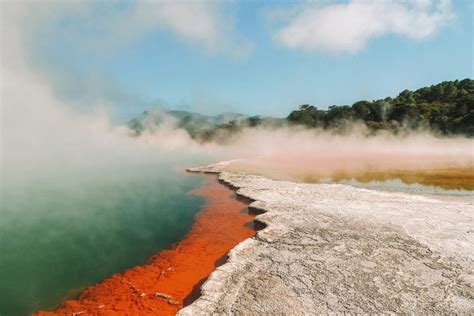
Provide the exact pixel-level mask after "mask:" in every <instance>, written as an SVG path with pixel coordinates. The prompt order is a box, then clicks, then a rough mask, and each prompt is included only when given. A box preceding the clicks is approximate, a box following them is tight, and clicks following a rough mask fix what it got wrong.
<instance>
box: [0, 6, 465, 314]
mask: <svg viewBox="0 0 474 316" xmlns="http://www.w3.org/2000/svg"><path fill="white" fill-rule="evenodd" d="M1 6H2V10H1V15H2V16H1V18H2V19H1V20H2V22H1V23H2V24H1V28H2V29H1V35H2V38H1V40H2V56H1V73H2V80H1V122H2V124H1V152H0V154H1V169H0V170H1V175H0V176H1V187H0V191H1V196H0V198H1V200H2V204H1V205H0V218H2V220H1V221H0V234H1V235H2V236H1V237H2V238H1V240H0V241H1V242H2V243H4V241H6V240H7V239H8V240H9V241H12V240H14V238H13V237H12V236H18V234H20V233H22V232H24V233H26V229H27V228H30V227H32V226H31V225H33V224H37V225H40V226H41V225H49V222H48V220H49V219H51V218H54V220H55V221H56V222H55V223H61V225H64V226H65V227H67V229H71V230H75V229H77V230H81V229H84V230H87V229H88V228H89V227H88V226H87V225H90V224H91V223H94V224H95V225H99V224H100V225H102V226H101V229H105V227H110V226H113V225H112V224H110V223H111V222H113V220H112V219H113V218H114V214H113V212H112V213H110V214H107V217H106V218H107V220H104V221H103V222H100V223H95V222H94V221H93V220H91V221H89V222H87V221H85V220H84V218H85V217H87V216H92V217H93V216H96V215H97V214H95V213H93V212H84V210H89V211H90V209H89V208H87V207H85V208H84V209H81V208H78V207H77V205H78V204H81V203H83V204H84V203H85V204H86V205H89V204H87V203H92V202H91V201H90V200H92V199H94V201H93V202H94V203H96V204H94V203H92V204H93V205H100V207H102V208H104V209H107V210H108V211H109V212H111V211H110V210H114V209H117V208H119V207H120V203H119V202H118V201H120V202H122V199H118V198H117V195H121V194H125V193H124V192H126V199H131V200H133V199H135V200H136V199H142V198H146V197H144V194H146V195H147V197H149V196H151V195H153V194H156V192H155V191H152V190H147V189H150V187H151V186H152V185H155V186H158V187H159V191H160V192H161V191H163V192H171V193H170V195H169V196H175V195H176V194H181V191H182V190H183V186H182V185H181V184H180V183H178V182H179V181H178V180H177V179H176V174H175V172H174V171H175V169H176V168H183V167H187V166H191V165H196V164H203V163H210V162H215V161H220V160H228V159H235V158H242V159H243V160H241V161H240V162H239V163H238V164H234V165H231V166H230V167H229V168H231V170H238V171H247V172H255V173H259V172H260V173H261V172H265V173H267V174H269V175H278V176H281V177H285V176H287V177H291V176H292V175H295V174H300V173H304V172H308V171H309V172H312V173H315V174H318V175H320V176H328V175H329V174H331V173H333V172H335V171H340V170H345V171H347V172H359V171H361V170H366V169H376V170H389V169H403V170H407V169H411V170H414V169H430V168H442V167H459V168H471V170H472V166H473V146H474V143H473V140H472V139H465V138H461V137H458V138H444V139H441V138H437V137H435V136H433V135H430V134H429V133H414V134H410V135H404V136H394V135H389V134H379V135H376V136H373V137H366V136H365V135H366V133H365V131H363V130H360V129H358V128H357V127H355V128H354V129H353V130H352V132H351V133H349V134H348V135H336V134H332V133H330V132H326V131H321V130H308V129H303V128H298V127H291V126H287V127H282V128H279V129H271V128H248V129H245V130H244V131H243V132H241V133H239V134H237V135H234V136H232V137H231V138H229V139H228V141H227V144H226V145H222V144H219V143H206V144H202V143H199V142H196V141H195V140H193V139H192V138H191V137H190V136H189V135H188V133H187V132H186V131H185V130H182V129H179V128H177V127H176V121H174V120H173V119H172V118H170V117H166V116H165V117H164V118H163V122H162V123H161V124H160V125H159V126H154V127H153V128H150V129H147V130H148V131H147V132H145V133H143V134H142V135H140V136H139V137H132V136H131V134H132V131H131V130H129V128H128V127H126V126H124V125H117V124H114V123H112V120H111V118H110V114H109V109H111V108H113V107H114V104H110V103H107V102H98V103H96V104H92V105H91V106H90V108H91V109H93V110H91V111H87V112H84V111H76V110H75V109H74V105H71V104H68V103H67V102H65V101H64V100H62V99H60V98H58V97H57V95H56V94H55V91H56V89H55V86H54V84H53V83H52V82H51V81H50V80H49V78H48V77H47V76H45V75H44V74H41V73H40V72H38V71H37V69H36V68H34V67H32V62H31V55H30V54H29V53H30V52H31V51H32V47H31V38H30V37H31V36H32V35H31V34H33V33H32V29H34V28H35V27H36V26H37V25H38V24H41V23H42V21H43V20H48V19H50V18H52V15H57V14H61V8H60V7H59V8H57V10H56V11H54V12H48V11H47V10H45V12H42V14H38V16H35V17H30V16H29V15H28V14H27V12H29V11H28V10H25V6H26V5H25V4H19V5H17V6H13V5H12V6H9V5H7V4H6V3H5V2H2V3H1ZM64 6H65V7H66V6H67V5H64ZM80 7H81V6H80V5H79V7H78V12H81V10H80ZM32 19H33V20H32ZM156 179H157V180H156ZM145 180H146V181H145ZM155 180H156V181H155ZM140 182H142V183H145V184H146V187H144V186H134V190H135V191H133V190H130V189H129V188H128V186H129V184H130V183H140ZM116 187H117V188H121V191H120V194H119V193H117V192H116V191H112V189H111V188H116ZM108 190H110V191H112V193H110V194H108V193H106V192H108ZM173 194H174V195H173ZM61 199H62V200H67V201H68V203H65V204H64V205H60V206H55V207H56V213H54V214H50V213H51V208H52V207H51V205H56V204H54V203H56V202H57V201H58V200H61ZM108 199H110V201H109V200H108ZM97 203H98V204H97ZM73 204H74V205H73ZM75 205H76V206H75ZM81 205H82V204H81ZM104 205H105V206H104ZM57 209H60V211H57ZM91 214H92V215H91ZM48 216H50V217H48ZM170 216H171V215H170ZM45 217H46V218H48V220H45ZM188 217H189V218H191V217H190V216H189V214H188ZM178 220H179V218H177V219H176V221H178ZM76 221H77V222H80V223H83V226H81V227H79V228H78V227H76V226H75V225H74V223H75V222H76ZM158 224H159V223H158ZM158 224H157V225H158ZM61 225H59V224H58V227H60V228H61ZM158 226H159V225H158ZM25 227H26V228H25ZM55 229H59V228H57V227H56V226H52V227H51V230H50V231H47V234H46V233H45V234H46V235H45V237H44V238H43V237H42V242H45V243H46V242H54V243H55V242H58V241H60V240H63V238H64V236H58V235H55V234H56V231H55ZM136 233H137V234H139V233H140V232H139V231H137V232H136ZM144 234H145V233H144ZM3 237H6V238H3ZM145 237H146V236H145ZM38 238H39V237H38ZM45 240H46V241H45ZM101 242H102V241H101V240H93V241H91V244H92V245H96V244H100V243H101ZM0 246H1V244H0ZM3 246H5V247H6V246H7V245H6V243H5V244H4V245H3ZM26 247H27V249H30V248H31V245H29V244H28V245H27V246H26ZM28 247H30V248H28ZM91 249H93V246H91V248H89V250H91ZM20 250H21V249H20ZM78 251H79V250H78ZM96 253H97V255H98V256H100V254H101V253H102V252H101V251H97V252H96ZM21 255H23V253H21ZM84 255H85V256H87V254H84ZM102 256H104V257H106V254H103V253H102ZM99 259H100V258H94V260H99ZM102 259H103V260H105V259H106V258H102ZM25 260H26V259H25ZM3 268H4V267H3ZM32 273H34V271H33V272H32ZM32 291H33V290H32ZM0 312H2V311H0Z"/></svg>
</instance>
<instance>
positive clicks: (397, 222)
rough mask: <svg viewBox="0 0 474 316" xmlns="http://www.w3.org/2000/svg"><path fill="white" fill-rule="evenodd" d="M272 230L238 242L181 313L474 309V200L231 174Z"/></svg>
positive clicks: (229, 179) (225, 176) (228, 178)
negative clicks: (439, 197)
mask: <svg viewBox="0 0 474 316" xmlns="http://www.w3.org/2000/svg"><path fill="white" fill-rule="evenodd" d="M224 167H225V164H216V165H211V166H207V167H200V168H195V169H191V171H195V172H214V173H219V178H220V179H221V180H222V181H224V182H226V183H227V184H229V185H231V186H233V187H235V188H237V189H238V190H237V194H238V195H241V196H245V197H248V198H250V199H251V200H253V201H254V202H252V203H251V204H250V206H249V207H250V208H253V209H255V210H261V211H263V212H264V213H263V214H261V215H258V216H257V217H256V220H258V221H260V222H263V223H265V224H266V225H267V227H266V228H265V229H263V230H261V231H259V232H258V233H257V235H256V237H254V238H251V239H247V240H245V241H243V242H242V243H240V244H239V245H238V246H237V247H236V248H234V249H233V250H232V251H231V252H230V254H229V259H228V261H227V263H225V264H224V265H222V266H220V267H218V268H217V270H216V271H215V272H213V273H212V274H211V276H210V277H209V279H208V280H207V281H206V282H205V283H204V285H203V286H202V296H201V297H200V298H199V299H198V300H196V301H195V302H194V303H193V304H191V305H189V306H187V307H186V308H184V309H182V310H181V311H180V312H179V314H180V315H191V314H195V315H196V314H204V313H205V314H209V313H227V314H230V313H245V314H247V313H254V314H256V313H267V314H270V313H271V314H274V313H279V314H281V313H287V314H312V313H314V314H319V313H344V312H349V313H467V314H472V313H474V274H473V267H474V264H473V259H474V237H473V236H474V218H473V217H474V206H473V200H474V198H472V196H471V197H470V198H468V199H462V200H456V199H450V200H441V199H436V198H433V197H425V196H420V195H412V194H406V193H393V192H383V191H377V190H367V189H361V188H355V187H352V186H348V185H341V184H304V183H293V182H286V181H274V180H270V179H267V178H263V177H260V176H252V175H245V174H232V173H228V172H225V171H222V170H223V168H224Z"/></svg>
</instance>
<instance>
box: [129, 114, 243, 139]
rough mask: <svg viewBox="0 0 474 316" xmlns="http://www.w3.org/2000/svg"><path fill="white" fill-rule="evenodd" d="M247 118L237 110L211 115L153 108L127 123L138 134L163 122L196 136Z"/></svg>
mask: <svg viewBox="0 0 474 316" xmlns="http://www.w3.org/2000/svg"><path fill="white" fill-rule="evenodd" d="M247 118H248V116H246V115H244V114H240V113H235V112H224V113H221V114H218V115H214V116H211V115H204V114H200V113H195V112H188V111H180V110H166V109H160V108H153V109H149V110H146V111H144V112H143V113H142V114H141V115H140V116H138V117H136V118H134V119H132V120H130V121H128V122H127V125H128V126H129V127H130V128H131V129H132V130H134V131H135V132H136V133H137V135H139V134H141V133H143V132H144V131H145V130H150V131H151V130H154V129H156V128H158V127H159V126H161V125H162V124H171V125H172V126H174V127H178V128H183V129H185V130H186V131H188V133H189V134H190V135H191V136H194V135H196V134H198V133H199V132H201V131H204V130H208V129H212V128H214V127H216V126H219V125H222V124H227V123H229V122H240V121H241V120H245V119H247Z"/></svg>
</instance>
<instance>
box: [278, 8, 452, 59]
mask: <svg viewBox="0 0 474 316" xmlns="http://www.w3.org/2000/svg"><path fill="white" fill-rule="evenodd" d="M278 15H279V18H280V19H281V15H282V14H281V11H280V12H279V14H278ZM289 15H290V16H286V18H287V22H286V25H284V26H283V27H281V28H280V29H279V30H277V31H276V32H275V33H274V34H273V39H274V40H275V41H276V42H278V43H280V44H282V45H284V46H286V47H289V48H293V49H302V50H306V51H329V52H334V53H340V52H348V53H355V52H358V51H360V50H362V49H363V48H364V47H365V46H366V44H367V42H368V41H369V40H370V39H372V38H377V37H382V36H384V35H389V34H396V35H401V36H406V37H408V38H410V39H422V38H426V37H429V36H431V35H433V34H435V33H436V32H437V31H438V30H439V29H440V28H441V27H442V26H444V25H446V24H447V23H448V22H449V21H451V20H452V18H453V12H452V8H451V3H450V0H440V1H436V0H434V1H431V0H413V1H408V0H351V1H349V2H348V3H337V4H325V5H321V4H315V3H307V4H304V5H302V6H298V7H296V8H294V9H293V10H290V11H289Z"/></svg>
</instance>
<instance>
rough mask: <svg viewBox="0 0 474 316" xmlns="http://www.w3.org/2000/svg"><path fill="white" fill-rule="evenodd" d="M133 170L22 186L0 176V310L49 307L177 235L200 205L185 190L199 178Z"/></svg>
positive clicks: (59, 177) (53, 178) (49, 179)
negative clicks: (2, 179) (0, 185)
mask: <svg viewBox="0 0 474 316" xmlns="http://www.w3.org/2000/svg"><path fill="white" fill-rule="evenodd" d="M146 167H147V168H149V167H151V166H146ZM155 167H156V166H155ZM139 168H141V167H137V169H135V170H133V172H131V173H129V174H125V173H124V172H123V171H120V169H118V170H116V172H114V173H113V174H108V175H107V176H104V175H103V174H102V173H98V174H100V176H99V175H98V174H96V175H94V174H89V175H84V174H82V175H78V174H67V173H62V174H56V175H54V176H52V175H51V174H50V175H49V176H44V177H35V181H28V182H22V183H19V182H16V181H8V179H6V180H5V179H4V180H5V182H4V183H3V185H4V186H3V188H2V197H1V198H2V205H1V208H0V218H1V221H0V234H1V235H0V254H1V260H0V280H1V282H0V314H1V315H3V316H8V315H15V316H16V315H27V314H29V313H31V312H33V311H36V310H51V309H55V308H57V306H58V304H60V303H62V302H63V301H64V300H66V299H69V298H72V297H76V296H77V295H78V294H79V292H80V291H81V290H83V289H84V288H85V287H87V286H90V285H92V284H95V283H97V282H99V281H101V280H103V279H105V278H107V277H108V276H110V275H112V274H114V273H117V272H120V271H123V270H124V269H127V268H130V267H133V266H136V265H139V264H143V263H144V262H145V261H146V260H147V259H148V258H150V257H151V256H152V255H154V254H156V253H157V252H159V251H160V250H163V249H166V248H169V247H170V245H171V244H172V243H174V242H176V241H179V240H180V239H182V238H183V236H184V235H185V234H186V233H187V232H188V231H189V230H190V228H191V226H192V224H193V221H194V218H195V215H196V213H197V212H198V211H199V210H200V208H201V206H202V205H203V203H204V198H202V197H198V196H196V195H189V194H187V193H188V192H189V191H190V190H193V189H195V188H197V187H199V186H200V185H201V182H202V180H203V176H199V175H189V174H185V173H184V172H175V171H174V168H173V167H169V168H168V169H166V168H158V169H156V170H155V171H154V170H153V168H149V169H139ZM143 168H145V166H143ZM129 171H130V170H129ZM5 184H8V186H7V185H5Z"/></svg>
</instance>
